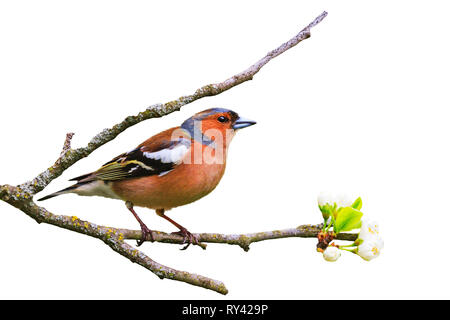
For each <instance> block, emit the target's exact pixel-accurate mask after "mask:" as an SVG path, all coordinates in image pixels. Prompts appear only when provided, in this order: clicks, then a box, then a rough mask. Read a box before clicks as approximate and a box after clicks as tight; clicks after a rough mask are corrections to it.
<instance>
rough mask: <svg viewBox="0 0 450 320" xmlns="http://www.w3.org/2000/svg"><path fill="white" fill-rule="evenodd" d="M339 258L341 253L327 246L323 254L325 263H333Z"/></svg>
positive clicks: (333, 247) (335, 248)
mask: <svg viewBox="0 0 450 320" xmlns="http://www.w3.org/2000/svg"><path fill="white" fill-rule="evenodd" d="M340 256H341V251H340V250H339V249H338V248H337V247H335V246H328V247H327V248H326V249H325V251H324V252H323V258H324V259H325V260H326V261H330V262H334V261H336V260H337V259H339V257H340Z"/></svg>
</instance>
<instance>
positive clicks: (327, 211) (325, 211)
mask: <svg viewBox="0 0 450 320" xmlns="http://www.w3.org/2000/svg"><path fill="white" fill-rule="evenodd" d="M319 209H320V211H321V212H322V217H323V219H324V220H328V218H329V217H330V214H331V213H332V211H333V210H332V209H331V207H330V205H329V204H328V203H326V204H325V205H323V206H321V205H319Z"/></svg>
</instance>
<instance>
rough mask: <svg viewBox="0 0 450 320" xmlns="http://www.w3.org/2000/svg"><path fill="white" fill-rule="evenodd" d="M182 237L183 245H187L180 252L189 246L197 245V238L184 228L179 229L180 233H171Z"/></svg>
mask: <svg viewBox="0 0 450 320" xmlns="http://www.w3.org/2000/svg"><path fill="white" fill-rule="evenodd" d="M172 234H177V235H180V236H182V237H183V244H185V243H187V244H186V245H185V246H184V247H183V248H181V249H180V250H186V249H187V248H188V247H189V246H190V245H191V244H199V241H198V237H197V236H196V235H193V234H192V233H190V232H189V231H188V230H187V229H186V228H181V229H180V231H177V232H172Z"/></svg>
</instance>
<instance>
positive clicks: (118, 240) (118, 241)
mask: <svg viewBox="0 0 450 320" xmlns="http://www.w3.org/2000/svg"><path fill="white" fill-rule="evenodd" d="M326 16H327V12H323V13H322V14H320V15H319V16H318V17H317V18H315V19H314V20H313V21H312V22H311V23H310V24H309V25H308V26H306V27H305V28H303V29H302V30H301V31H300V32H299V33H298V34H296V35H295V36H294V37H293V38H291V39H290V40H289V41H287V42H285V43H283V44H282V45H280V46H279V47H278V48H276V49H274V50H272V51H270V52H269V53H267V54H266V55H265V56H264V57H263V58H262V59H260V60H258V61H257V62H256V63H254V64H253V65H251V66H250V67H249V68H247V69H246V70H244V71H242V72H240V73H238V74H236V75H234V76H232V77H230V78H228V79H226V80H224V81H222V82H219V83H215V84H208V85H205V86H203V87H201V88H199V89H197V90H196V91H195V92H194V93H193V94H191V95H187V96H181V97H180V98H178V99H176V100H172V101H169V102H166V103H164V104H154V105H151V106H149V107H148V108H146V109H145V110H144V111H141V112H139V113H138V114H137V115H132V116H128V117H126V118H125V119H124V120H123V121H122V122H119V123H117V124H115V125H113V126H112V127H111V128H106V129H103V130H102V131H101V132H100V133H98V134H97V135H95V136H94V137H93V138H92V139H91V141H90V142H89V143H88V144H87V146H85V147H81V148H77V149H72V148H71V140H72V137H73V133H68V134H67V135H66V139H65V141H64V146H63V150H62V152H61V153H60V156H59V157H58V158H57V159H56V161H55V162H54V163H53V165H51V166H50V167H48V168H47V169H46V170H44V171H43V172H42V173H40V174H39V175H37V176H36V177H35V178H33V179H31V180H29V181H27V182H25V183H23V184H21V185H18V186H11V185H7V184H5V185H0V199H1V200H3V201H4V202H6V203H9V204H10V205H12V206H14V207H16V208H17V209H19V210H21V211H22V212H24V213H25V214H27V215H28V216H30V217H31V218H33V219H34V220H36V221H37V222H38V223H42V222H43V223H47V224H51V225H54V226H57V227H60V228H64V229H68V230H71V231H75V232H78V233H82V234H85V235H88V236H91V237H94V238H97V239H100V240H102V241H103V242H104V243H106V244H107V245H108V246H109V247H110V248H112V249H113V250H114V251H116V252H117V253H119V254H121V255H122V256H124V257H126V258H128V259H129V260H130V261H132V262H136V263H138V264H139V265H141V266H143V267H144V268H146V269H148V270H150V271H151V272H153V273H154V274H156V275H157V276H158V277H160V278H161V279H164V278H167V279H172V280H177V281H183V282H186V283H189V284H192V285H195V286H200V287H203V288H206V289H210V290H214V291H216V292H218V293H221V294H226V293H227V292H228V290H227V289H226V287H225V285H224V284H223V283H222V282H220V281H218V280H214V279H210V278H207V277H204V276H201V275H197V274H193V273H189V272H186V271H179V270H175V269H173V268H170V267H167V266H164V265H162V264H160V263H158V262H156V261H154V260H152V259H151V258H150V257H148V256H147V255H146V254H144V253H143V252H141V251H139V250H137V249H136V248H134V247H133V246H131V245H129V244H128V243H126V242H125V240H131V239H141V237H142V235H141V231H138V230H127V229H118V228H111V227H106V226H99V225H96V224H94V223H91V222H88V221H83V220H81V219H79V218H78V217H75V216H64V215H56V214H53V213H51V212H49V211H48V210H47V209H45V208H44V207H40V206H38V205H37V204H36V203H34V201H33V196H34V195H35V194H37V193H38V192H41V191H42V190H44V189H45V188H46V187H47V185H48V184H49V183H50V182H51V181H53V180H54V179H56V178H58V177H59V176H60V175H61V174H62V173H63V172H64V171H65V170H66V169H67V168H69V167H71V166H72V165H74V164H75V163H76V162H78V161H79V160H81V159H83V158H85V157H87V156H89V155H90V154H91V153H92V152H93V151H94V150H96V149H98V148H99V147H101V146H102V145H104V144H106V143H108V142H110V141H111V140H113V139H115V138H116V137H117V136H118V135H119V134H120V133H122V132H123V131H125V130H126V129H128V128H129V127H131V126H134V125H136V124H138V123H140V122H142V121H145V120H148V119H152V118H160V117H163V116H166V115H168V114H170V113H172V112H175V111H178V110H180V108H181V107H183V106H184V105H187V104H189V103H192V102H194V101H196V100H198V99H201V98H204V97H209V96H214V95H218V94H220V93H222V92H224V91H226V90H229V89H231V88H233V87H235V86H237V85H239V84H241V83H243V82H246V81H248V80H252V79H253V77H254V76H255V75H256V74H257V73H258V72H259V71H260V70H261V68H262V67H263V66H264V65H266V64H267V63H268V62H269V61H271V60H272V59H273V58H275V57H277V56H279V55H280V54H282V53H284V52H285V51H286V50H289V49H290V48H292V47H294V46H296V45H297V44H299V43H300V42H301V41H303V40H305V39H308V38H309V37H310V36H311V28H313V27H314V26H316V25H317V24H319V23H320V22H321V21H322V20H323V19H324V18H325V17H326ZM320 230H321V226H320V225H319V226H314V225H304V226H299V227H297V228H291V229H284V230H275V231H266V232H258V233H250V234H238V235H223V234H215V233H199V234H196V235H197V236H198V238H199V240H200V243H199V244H198V245H199V246H201V247H202V248H203V249H205V248H206V245H205V243H225V244H231V245H238V246H240V247H241V248H243V249H244V250H245V251H248V249H249V246H250V244H251V243H253V242H259V241H264V240H269V239H279V238H287V237H317V234H318V232H319V231H320ZM340 236H341V237H342V239H344V238H346V237H347V238H348V239H352V238H353V237H354V235H352V234H341V235H340ZM153 239H154V241H158V242H164V243H174V244H181V243H182V242H183V238H182V237H181V236H179V235H176V234H167V233H164V232H159V231H155V232H154V233H153ZM348 239H344V240H348Z"/></svg>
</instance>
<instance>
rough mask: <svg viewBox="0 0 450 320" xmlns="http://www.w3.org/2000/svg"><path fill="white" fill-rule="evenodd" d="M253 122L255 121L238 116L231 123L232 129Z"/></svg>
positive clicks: (246, 125)
mask: <svg viewBox="0 0 450 320" xmlns="http://www.w3.org/2000/svg"><path fill="white" fill-rule="evenodd" d="M254 124H256V121H253V120H250V119H245V118H242V117H239V118H238V119H237V120H236V122H235V123H234V124H233V129H234V130H238V129H242V128H247V127H250V126H252V125H254Z"/></svg>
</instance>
